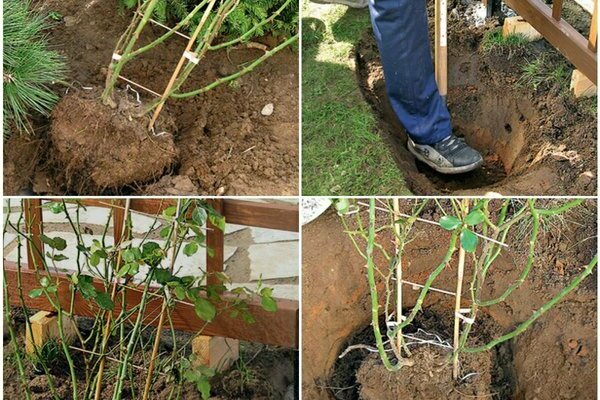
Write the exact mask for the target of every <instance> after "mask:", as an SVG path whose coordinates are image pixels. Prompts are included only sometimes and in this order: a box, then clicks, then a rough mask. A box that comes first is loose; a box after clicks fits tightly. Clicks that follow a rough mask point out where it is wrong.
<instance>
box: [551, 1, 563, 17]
mask: <svg viewBox="0 0 600 400" xmlns="http://www.w3.org/2000/svg"><path fill="white" fill-rule="evenodd" d="M562 7H563V0H554V2H553V3H552V18H554V19H555V20H557V21H560V19H561V15H562Z"/></svg>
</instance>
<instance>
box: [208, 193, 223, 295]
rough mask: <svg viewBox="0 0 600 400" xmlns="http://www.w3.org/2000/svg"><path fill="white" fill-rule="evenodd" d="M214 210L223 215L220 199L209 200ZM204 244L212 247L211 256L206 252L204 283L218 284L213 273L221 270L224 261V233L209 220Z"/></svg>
mask: <svg viewBox="0 0 600 400" xmlns="http://www.w3.org/2000/svg"><path fill="white" fill-rule="evenodd" d="M210 204H211V205H212V206H213V208H214V209H215V211H217V212H219V213H220V214H221V215H224V211H225V208H224V204H223V200H222V199H214V200H211V201H210ZM206 228H207V231H206V246H207V247H208V248H209V249H212V253H213V254H212V257H211V256H210V254H208V253H209V252H208V251H207V252H206V273H207V278H206V283H207V284H208V285H218V284H220V283H221V281H220V280H219V278H217V276H216V275H215V273H216V272H223V263H224V261H225V255H224V248H225V234H224V232H223V231H221V230H220V229H219V228H218V227H216V226H215V225H213V224H212V223H211V222H210V220H208V221H206Z"/></svg>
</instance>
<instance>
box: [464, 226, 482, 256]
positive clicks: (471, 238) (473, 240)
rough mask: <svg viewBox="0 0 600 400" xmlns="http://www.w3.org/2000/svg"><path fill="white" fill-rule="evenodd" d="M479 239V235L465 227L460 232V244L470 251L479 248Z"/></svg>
mask: <svg viewBox="0 0 600 400" xmlns="http://www.w3.org/2000/svg"><path fill="white" fill-rule="evenodd" d="M478 241H479V239H478V238H477V236H476V235H475V234H474V233H473V232H472V231H470V230H468V229H463V231H462V232H461V233H460V244H461V245H462V248H463V249H465V251H466V252H468V253H473V252H474V251H475V250H476V249H477V242H478Z"/></svg>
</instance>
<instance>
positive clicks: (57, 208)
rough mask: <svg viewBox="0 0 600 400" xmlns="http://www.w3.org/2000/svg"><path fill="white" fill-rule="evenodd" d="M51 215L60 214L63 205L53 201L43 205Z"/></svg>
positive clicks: (63, 209) (63, 208) (63, 207)
mask: <svg viewBox="0 0 600 400" xmlns="http://www.w3.org/2000/svg"><path fill="white" fill-rule="evenodd" d="M45 206H46V207H48V209H49V210H50V212H51V213H52V214H60V213H61V212H63V211H65V205H64V204H63V203H62V202H57V201H53V202H51V203H47V204H46V205H45Z"/></svg>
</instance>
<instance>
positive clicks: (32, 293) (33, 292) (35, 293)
mask: <svg viewBox="0 0 600 400" xmlns="http://www.w3.org/2000/svg"><path fill="white" fill-rule="evenodd" d="M42 293H44V289H42V288H37V289H32V290H31V291H30V292H29V294H28V295H29V297H31V298H32V299H36V298H38V297H40V296H41V295H42Z"/></svg>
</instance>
